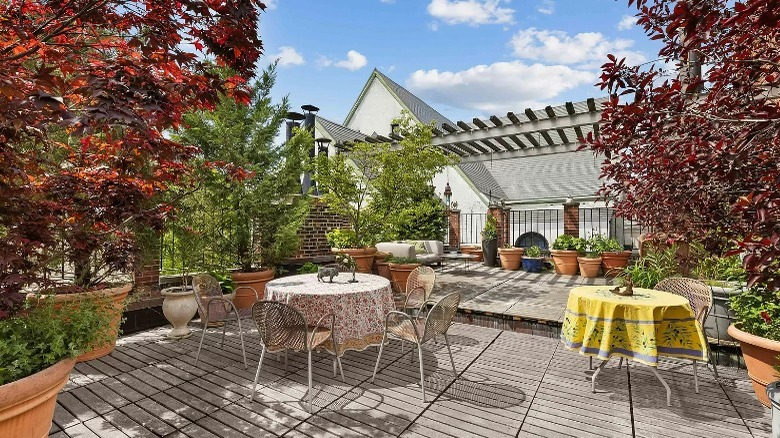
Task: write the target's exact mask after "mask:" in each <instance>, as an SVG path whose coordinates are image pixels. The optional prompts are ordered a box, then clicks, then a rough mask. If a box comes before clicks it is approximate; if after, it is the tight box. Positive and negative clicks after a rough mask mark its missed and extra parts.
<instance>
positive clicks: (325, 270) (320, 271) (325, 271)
mask: <svg viewBox="0 0 780 438" xmlns="http://www.w3.org/2000/svg"><path fill="white" fill-rule="evenodd" d="M338 275H339V270H338V268H336V267H335V266H320V267H318V268H317V282H320V281H321V282H323V283H324V282H325V280H323V278H325V277H330V278H329V279H328V282H329V283H333V277H337V276H338Z"/></svg>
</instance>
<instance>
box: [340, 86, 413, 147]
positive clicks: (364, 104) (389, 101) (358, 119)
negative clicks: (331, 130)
mask: <svg viewBox="0 0 780 438" xmlns="http://www.w3.org/2000/svg"><path fill="white" fill-rule="evenodd" d="M402 109H403V106H401V104H400V103H399V102H398V100H397V99H396V98H395V97H394V96H393V95H392V94H391V93H390V92H389V91H388V90H387V88H386V87H385V86H384V85H382V83H381V82H380V81H379V79H378V78H376V77H374V78H373V80H372V81H371V84H370V85H369V86H368V87H367V89H366V92H365V94H364V95H363V98H362V99H361V100H360V102H359V103H358V107H357V108H355V111H354V112H353V114H352V118H351V119H350V120H349V121H348V122H347V123H346V124H345V126H346V127H347V128H349V129H354V130H355V131H360V132H362V133H364V134H368V135H371V134H373V133H374V132H376V133H377V134H379V135H385V136H386V135H387V134H389V133H390V123H391V122H392V120H393V119H394V118H397V117H399V116H400V115H401V110H402Z"/></svg>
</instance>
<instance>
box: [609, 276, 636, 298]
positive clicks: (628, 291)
mask: <svg viewBox="0 0 780 438" xmlns="http://www.w3.org/2000/svg"><path fill="white" fill-rule="evenodd" d="M611 290H612V293H613V294H615V295H620V296H624V297H630V296H632V295H634V280H632V279H631V276H630V275H627V276H626V277H625V279H624V280H623V288H622V290H621V287H620V286H617V287H615V288H614V289H611Z"/></svg>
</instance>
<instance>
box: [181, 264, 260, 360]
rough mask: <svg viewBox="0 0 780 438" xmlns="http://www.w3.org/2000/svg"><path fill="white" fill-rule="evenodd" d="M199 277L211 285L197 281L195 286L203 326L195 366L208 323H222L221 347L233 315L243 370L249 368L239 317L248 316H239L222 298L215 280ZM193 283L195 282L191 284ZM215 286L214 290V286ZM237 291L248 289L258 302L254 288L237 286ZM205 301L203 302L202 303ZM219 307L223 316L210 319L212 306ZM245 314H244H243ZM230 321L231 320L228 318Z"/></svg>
mask: <svg viewBox="0 0 780 438" xmlns="http://www.w3.org/2000/svg"><path fill="white" fill-rule="evenodd" d="M195 277H196V278H197V277H201V278H202V279H203V280H205V282H206V283H211V284H204V283H202V282H200V281H199V280H198V281H197V282H198V284H195V287H194V288H193V289H194V293H195V303H197V305H198V314H200V320H201V323H202V325H203V330H202V331H201V334H200V343H199V344H198V353H197V354H196V355H195V364H196V365H197V364H198V360H199V359H200V352H201V349H202V348H203V340H204V339H205V337H206V331H207V330H208V329H209V323H215V322H222V323H223V324H222V340H221V341H220V343H219V346H220V347H222V346H224V345H225V332H226V331H227V323H228V318H229V317H230V316H231V315H233V316H234V317H235V321H236V323H237V324H238V337H239V339H240V340H241V353H242V355H243V357H244V369H246V368H249V365H248V364H247V361H246V347H245V346H244V331H243V328H242V327H241V317H242V316H244V317H248V315H246V314H245V315H241V312H240V311H239V310H238V309H237V308H236V306H235V304H233V301H231V300H228V299H226V298H224V297H223V295H222V290H221V289H220V288H219V283H218V282H217V280H216V279H215V278H214V277H212V276H210V275H208V274H198V275H196V276H195ZM193 283H195V282H193ZM215 285H216V289H215V288H214V286H215ZM204 288H209V290H205V291H203V290H202V289H204ZM239 289H249V290H251V291H252V292H254V293H255V299H256V300H257V301H259V300H260V298H259V297H258V295H257V291H256V290H255V288H253V287H251V286H239V287H237V288H236V289H235V290H239ZM217 294H219V295H217ZM204 301H205V302H204ZM214 305H219V306H221V311H222V312H224V315H223V316H222V317H219V318H214V319H212V318H211V317H212V306H214ZM219 306H218V307H216V308H215V309H214V310H215V311H216V309H220V307H219ZM245 313H246V312H245ZM230 319H231V320H232V318H230Z"/></svg>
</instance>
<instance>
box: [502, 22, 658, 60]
mask: <svg viewBox="0 0 780 438" xmlns="http://www.w3.org/2000/svg"><path fill="white" fill-rule="evenodd" d="M509 44H510V45H511V47H512V51H513V53H514V55H515V56H517V57H518V58H522V59H532V60H534V61H543V62H551V63H556V64H569V65H571V64H573V65H577V66H579V67H580V68H595V67H598V66H600V65H601V64H603V63H604V62H606V60H607V54H609V53H612V54H613V55H615V56H617V57H618V58H623V57H625V58H626V61H627V62H628V63H629V64H640V63H642V62H644V61H645V60H646V57H645V55H643V54H642V53H641V52H638V51H635V50H631V47H633V45H634V41H633V40H629V39H621V38H618V39H614V40H609V39H607V38H606V37H605V36H604V35H603V34H601V33H599V32H583V33H578V34H576V35H574V36H570V35H569V34H567V33H566V32H562V31H558V30H537V29H535V28H533V27H532V28H529V29H523V30H521V31H519V32H517V33H516V34H515V35H514V36H513V37H512V40H511V41H510V42H509Z"/></svg>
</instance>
